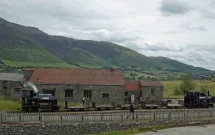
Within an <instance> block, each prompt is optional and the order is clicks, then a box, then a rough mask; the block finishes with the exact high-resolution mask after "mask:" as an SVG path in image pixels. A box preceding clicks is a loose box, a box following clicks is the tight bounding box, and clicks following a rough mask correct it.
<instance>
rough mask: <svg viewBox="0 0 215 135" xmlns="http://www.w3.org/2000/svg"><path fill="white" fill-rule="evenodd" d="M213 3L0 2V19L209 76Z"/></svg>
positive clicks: (111, 0)
mask: <svg viewBox="0 0 215 135" xmlns="http://www.w3.org/2000/svg"><path fill="white" fill-rule="evenodd" d="M214 14H215V2H214V0H204V1H203V0H195V2H193V1H191V0H151V1H149V0H108V1H107V0H90V1H86V0H61V1H59V0H45V1H44V0H22V2H20V0H2V1H0V17H2V18H4V19H6V20H8V21H12V22H15V23H19V24H23V25H28V26H35V27H38V28H39V29H41V30H43V31H45V32H47V33H48V34H52V35H63V36H67V37H71V38H77V39H89V40H105V41H110V42H114V43H118V44H120V45H123V46H126V47H129V48H131V49H134V50H136V51H138V52H141V53H143V54H144V55H147V56H166V57H170V58H173V59H177V60H180V61H182V62H184V63H187V64H192V65H194V66H200V67H205V68H210V69H213V70H215V62H214V60H215V55H214V51H215V48H214V46H215V40H214V35H215V27H214V24H215V16H214Z"/></svg>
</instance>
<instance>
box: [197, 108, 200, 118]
mask: <svg viewBox="0 0 215 135" xmlns="http://www.w3.org/2000/svg"><path fill="white" fill-rule="evenodd" d="M197 113H198V119H200V118H199V115H200V110H198V111H197Z"/></svg>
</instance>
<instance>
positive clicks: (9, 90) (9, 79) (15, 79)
mask: <svg viewBox="0 0 215 135" xmlns="http://www.w3.org/2000/svg"><path fill="white" fill-rule="evenodd" d="M23 82H24V75H22V74H19V73H0V96H6V97H9V98H10V99H12V100H19V99H20V97H21V90H22V88H23Z"/></svg>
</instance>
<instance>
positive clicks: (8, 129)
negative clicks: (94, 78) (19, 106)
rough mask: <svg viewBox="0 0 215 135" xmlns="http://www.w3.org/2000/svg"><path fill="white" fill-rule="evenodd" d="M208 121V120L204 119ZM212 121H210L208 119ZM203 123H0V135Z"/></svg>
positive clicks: (74, 134)
mask: <svg viewBox="0 0 215 135" xmlns="http://www.w3.org/2000/svg"><path fill="white" fill-rule="evenodd" d="M205 122H207V123H209V121H205ZM210 122H212V121H210ZM199 123H204V121H201V122H200V121H199V122H198V121H197V123H190V122H184V121H162V122H159V121H151V122H147V123H138V122H133V123H110V124H109V123H81V124H41V123H38V124H0V135H84V134H93V133H100V132H104V131H120V130H128V129H134V128H135V129H137V128H141V129H143V130H144V129H148V128H152V127H158V126H165V127H172V126H185V125H194V124H199Z"/></svg>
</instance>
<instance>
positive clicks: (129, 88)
mask: <svg viewBox="0 0 215 135" xmlns="http://www.w3.org/2000/svg"><path fill="white" fill-rule="evenodd" d="M132 95H134V102H135V103H139V102H140V97H141V85H140V81H132V80H128V81H125V103H130V102H131V96H132Z"/></svg>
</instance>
